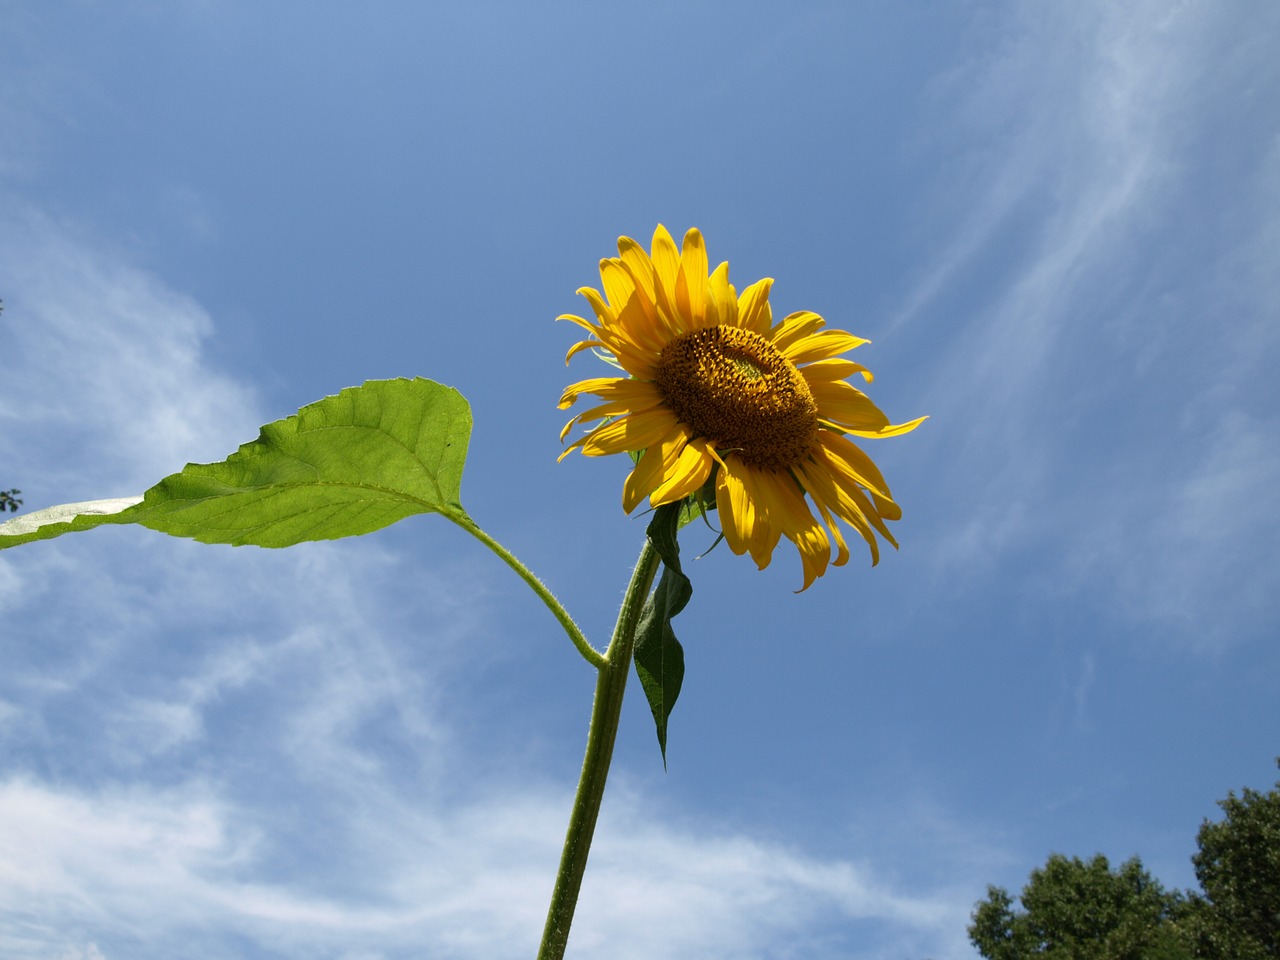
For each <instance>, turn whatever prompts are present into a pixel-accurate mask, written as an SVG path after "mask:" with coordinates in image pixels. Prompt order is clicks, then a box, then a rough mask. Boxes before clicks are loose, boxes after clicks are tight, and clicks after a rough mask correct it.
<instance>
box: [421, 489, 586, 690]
mask: <svg viewBox="0 0 1280 960" xmlns="http://www.w3.org/2000/svg"><path fill="white" fill-rule="evenodd" d="M444 515H445V516H446V517H448V518H449V519H450V520H452V521H453V522H454V523H456V524H457V525H458V526H460V527H461V528H462V529H463V530H465V531H467V533H469V534H471V535H472V536H473V537H475V538H476V539H477V540H479V541H480V542H481V543H483V544H484V545H485V546H486V547H488V548H489V549H490V550H492V551H493V552H494V553H496V554H497V555H498V556H499V557H500V558H501V559H502V562H503V563H505V564H506V565H507V566H508V567H510V568H511V569H512V570H514V571H515V572H516V574H517V575H518V576H519V577H520V579H521V580H523V581H524V582H525V583H527V584H528V585H529V586H530V587H531V588H532V590H533V592H534V593H536V594H537V595H538V596H539V597H541V598H542V602H543V603H545V604H546V605H547V608H548V609H549V610H550V611H551V613H552V614H553V615H554V616H555V618H556V619H557V620H559V621H560V626H562V627H564V632H565V633H567V634H568V635H569V639H570V640H572V641H573V645H574V646H575V647H577V648H578V652H579V653H580V654H582V656H583V657H584V658H585V659H586V661H587V663H589V664H591V665H592V666H593V667H595V668H596V669H597V670H603V669H604V668H605V666H606V665H607V659H606V658H607V657H608V654H607V653H605V654H602V653H600V651H598V650H597V649H596V648H595V647H593V646H592V645H591V644H590V643H589V642H588V641H587V638H586V635H585V634H583V632H582V631H581V630H580V629H579V628H578V625H577V624H576V623H574V622H573V617H571V616H569V611H568V610H566V609H565V608H564V607H563V606H561V605H560V601H559V600H557V599H556V598H555V594H553V593H552V592H551V591H550V590H548V589H547V586H546V584H544V583H543V582H542V581H541V580H539V579H538V578H537V577H536V576H535V575H534V573H533V571H532V570H530V569H529V568H528V567H526V566H525V565H524V564H523V563H521V562H520V561H519V560H517V559H516V558H515V555H514V554H513V553H512V552H511V551H510V550H508V549H507V548H506V547H504V546H503V545H502V544H500V543H499V542H498V541H497V540H495V539H493V537H491V536H489V534H487V533H485V532H484V531H483V530H481V529H480V528H479V527H478V526H477V525H476V522H475V521H474V520H472V519H471V518H470V517H469V516H467V514H465V513H462V512H459V513H458V514H457V515H455V514H452V513H445V514H444Z"/></svg>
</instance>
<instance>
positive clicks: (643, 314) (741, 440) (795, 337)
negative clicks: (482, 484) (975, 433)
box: [557, 225, 925, 590]
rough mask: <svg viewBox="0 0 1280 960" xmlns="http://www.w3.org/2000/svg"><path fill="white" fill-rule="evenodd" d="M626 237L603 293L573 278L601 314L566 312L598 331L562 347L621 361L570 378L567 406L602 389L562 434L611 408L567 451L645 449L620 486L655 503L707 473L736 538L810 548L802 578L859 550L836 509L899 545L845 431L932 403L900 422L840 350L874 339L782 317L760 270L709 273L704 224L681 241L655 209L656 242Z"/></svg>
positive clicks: (893, 430)
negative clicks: (647, 244)
mask: <svg viewBox="0 0 1280 960" xmlns="http://www.w3.org/2000/svg"><path fill="white" fill-rule="evenodd" d="M618 253H619V256H618V257H616V258H609V259H606V260H601V261H600V279H601V283H602V286H603V288H604V292H603V294H602V293H601V292H600V291H599V290H596V289H594V288H592V287H583V288H581V289H580V290H578V293H579V294H581V295H582V296H584V297H586V299H587V300H588V301H589V302H590V304H591V308H592V310H593V311H594V313H595V317H596V322H592V321H590V320H587V319H585V318H583V317H579V316H575V315H573V314H565V315H563V316H561V317H559V318H557V319H560V320H569V321H571V322H573V323H576V324H577V325H578V326H580V327H582V328H583V329H584V330H586V331H587V332H588V334H589V338H588V339H586V340H583V341H581V342H580V343H577V344H575V345H574V346H573V347H572V348H571V349H570V350H569V353H568V355H567V356H566V357H565V362H566V363H568V361H569V360H570V359H572V358H573V356H574V355H575V354H577V353H579V352H580V351H582V350H587V349H592V348H594V349H595V351H596V352H597V353H598V354H601V355H602V356H603V357H604V358H605V359H606V360H608V361H609V362H611V363H612V364H613V365H614V366H616V367H618V368H620V369H621V371H623V373H624V374H625V375H623V376H612V377H599V378H596V379H591V380H583V381H581V382H580V383H575V384H573V385H572V386H570V387H569V388H567V389H566V390H565V391H564V395H563V396H562V397H561V398H560V409H562V410H564V409H567V408H568V407H570V406H571V405H572V404H573V403H574V402H575V401H576V400H577V399H578V397H580V396H582V395H583V394H590V395H592V396H595V397H598V398H599V399H600V400H601V401H603V402H601V403H600V404H598V405H596V406H594V407H592V408H591V409H589V410H586V411H584V412H583V413H579V414H578V415H577V416H576V417H574V418H573V419H572V420H570V421H569V422H568V423H567V424H565V427H564V430H563V431H561V434H560V439H561V440H562V441H563V440H564V438H565V437H566V436H567V435H568V433H569V431H570V430H572V429H573V427H574V426H575V425H576V424H592V423H596V422H597V421H604V422H603V423H599V424H597V425H596V426H595V427H592V428H590V429H589V430H588V432H587V433H586V434H585V435H584V436H583V437H581V438H580V439H578V440H577V441H575V442H574V443H573V444H571V445H570V446H569V447H568V448H567V449H566V450H565V451H564V453H563V454H561V459H564V457H565V456H567V455H568V454H569V453H570V452H572V451H573V450H575V449H577V450H581V451H582V453H583V454H584V455H586V456H589V457H599V456H605V455H607V454H613V453H626V452H630V453H632V454H633V455H634V454H637V453H638V454H639V458H638V460H637V461H636V464H635V467H634V468H633V469H632V471H631V474H630V475H629V476H628V477H627V480H626V483H625V484H624V485H623V490H622V506H623V509H624V510H625V511H626V512H627V513H630V512H631V511H632V510H634V509H635V508H636V507H637V506H638V505H639V503H640V501H642V500H644V499H646V498H647V499H648V501H649V503H650V505H651V506H654V507H658V506H661V505H663V504H667V503H674V502H676V501H679V500H682V499H684V498H685V497H689V496H691V495H694V494H696V493H698V492H699V491H700V490H702V489H703V488H704V486H706V484H707V483H708V481H711V482H712V483H713V485H714V489H715V505H716V509H717V511H718V512H719V515H720V523H721V527H722V530H723V534H724V539H725V541H726V542H727V543H728V544H729V548H730V549H731V550H732V551H733V552H734V553H735V554H738V555H741V554H743V553H748V552H749V553H750V554H751V557H752V559H753V560H754V561H755V562H756V565H757V566H758V567H759V568H760V569H762V570H763V569H764V568H765V567H766V566H768V564H769V561H770V560H771V559H772V558H773V550H774V547H776V546H777V545H778V541H779V539H780V538H781V537H783V536H785V537H786V538H787V539H788V540H790V541H791V543H793V544H794V545H795V547H796V549H797V550H798V551H799V553H800V558H801V562H802V564H803V567H804V586H803V587H801V590H805V589H808V587H809V586H810V585H811V584H812V583H813V581H814V580H815V579H817V578H818V577H820V576H822V575H823V574H824V573H825V572H826V569H827V565H828V564H834V565H836V566H840V565H842V564H844V563H845V562H846V561H847V560H848V559H849V548H848V547H847V546H846V544H845V541H844V536H843V535H842V534H841V532H840V527H839V526H838V524H837V522H836V521H837V519H839V520H843V521H844V522H845V523H847V524H848V525H849V526H850V527H852V528H853V529H854V530H856V531H858V533H859V534H861V536H862V538H863V539H864V540H865V541H866V542H867V545H868V546H869V547H870V549H871V559H872V563H873V564H874V563H877V562H879V559H880V548H879V546H878V544H877V541H876V534H877V533H878V534H879V535H880V536H881V537H883V538H884V539H885V540H886V541H888V542H889V543H891V544H893V545H894V546H895V547H896V546H897V543H896V542H895V541H894V539H893V536H892V535H891V534H890V533H889V530H888V528H887V527H886V526H885V521H886V520H897V519H899V518H900V517H901V515H902V511H901V510H900V509H899V507H898V505H897V504H896V503H894V501H893V498H892V496H891V495H890V493H889V487H888V485H887V484H886V483H885V481H884V477H882V476H881V475H880V471H879V470H878V469H876V465H875V464H874V463H872V462H871V458H870V457H868V456H867V455H866V454H865V453H864V452H863V451H862V450H861V449H859V448H858V447H857V446H856V445H855V444H854V443H853V442H852V441H851V440H850V439H849V437H850V436H854V437H867V438H880V437H892V436H897V435H899V434H902V433H907V432H908V431H910V430H914V429H915V428H916V427H917V426H919V425H920V423H921V422H922V421H923V420H924V419H925V418H924V417H921V418H919V419H918V420H912V421H911V422H909V423H903V424H897V425H894V424H891V423H890V422H889V418H888V417H886V416H885V415H884V414H883V413H881V412H880V409H879V408H878V407H877V406H876V405H875V404H874V403H872V402H871V400H870V399H869V398H868V397H867V395H866V394H864V393H863V392H862V391H861V390H858V389H857V388H856V387H854V386H853V385H852V384H850V383H848V382H847V378H848V377H851V376H853V375H854V374H858V375H859V376H861V377H862V378H863V379H864V380H865V381H868V382H870V380H871V373H870V372H869V371H868V370H867V369H866V367H863V366H862V365H861V364H857V363H854V362H853V361H852V360H847V359H843V358H841V357H840V356H839V355H840V354H842V353H846V352H847V351H849V350H852V349H854V348H855V347H859V346H861V345H862V344H864V343H867V342H868V341H866V340H863V339H860V338H859V337H855V336H853V335H852V334H849V333H846V332H844V331H843V330H829V329H824V328H825V327H826V321H825V320H823V319H822V317H820V316H818V315H817V314H816V313H811V312H809V311H800V312H798V313H793V314H791V315H789V316H788V317H786V318H785V319H783V320H782V322H781V323H778V324H774V323H773V315H772V311H771V309H770V307H769V288H770V287H771V286H772V284H773V281H772V280H771V279H767V278H766V279H764V280H758V281H756V282H755V283H753V284H751V286H749V287H747V288H746V289H745V290H743V291H742V293H741V295H739V294H738V293H737V292H736V291H735V290H734V288H733V285H732V284H730V283H729V265H728V264H727V263H722V264H720V266H719V267H717V268H716V269H715V271H714V272H712V273H710V274H709V273H708V271H707V251H706V247H705V246H704V244H703V240H702V234H701V233H699V232H698V231H697V230H696V229H693V230H690V231H689V232H688V233H686V234H685V237H684V245H683V248H681V249H677V247H676V244H675V241H674V240H673V239H672V237H671V234H670V233H668V232H667V229H666V228H665V227H663V226H661V225H659V226H658V229H657V230H656V231H655V232H654V235H653V246H652V253H645V251H644V248H643V247H641V246H640V245H639V244H638V243H636V241H634V240H632V239H631V238H630V237H621V238H620V239H619V240H618ZM806 497H807V498H808V499H807V500H806ZM810 501H812V504H813V507H815V508H816V509H817V514H818V516H817V517H815V516H814V513H813V510H811V509H810V506H809V502H810ZM833 545H834V547H835V558H834V559H832V556H831V554H832V546H833Z"/></svg>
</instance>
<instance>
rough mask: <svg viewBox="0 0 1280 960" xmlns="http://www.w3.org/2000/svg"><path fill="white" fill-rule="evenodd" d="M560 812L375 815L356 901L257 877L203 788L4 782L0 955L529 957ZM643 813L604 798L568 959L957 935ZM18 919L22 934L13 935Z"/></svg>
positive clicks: (890, 902) (357, 866) (499, 809)
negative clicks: (251, 950)
mask: <svg viewBox="0 0 1280 960" xmlns="http://www.w3.org/2000/svg"><path fill="white" fill-rule="evenodd" d="M568 799H569V798H568V796H567V795H563V794H561V795H555V794H552V795H547V796H540V795H539V794H538V792H537V791H534V790H525V791H520V792H512V791H510V790H504V791H503V792H502V793H501V794H498V795H486V796H481V797H477V798H475V799H474V801H473V802H471V803H469V804H467V805H465V806H460V807H456V808H453V809H452V810H451V811H442V810H439V809H438V808H433V807H431V806H430V805H421V804H419V805H414V804H412V803H411V802H408V801H406V800H403V799H402V800H400V801H399V802H397V803H386V804H382V805H378V806H370V807H368V808H366V809H365V810H363V811H360V813H361V815H360V816H358V817H357V818H356V819H354V820H353V826H354V828H355V829H356V831H357V832H358V833H359V835H360V838H361V841H362V844H363V845H362V848H361V849H362V852H363V855H362V856H361V857H360V858H359V859H358V860H353V861H352V862H350V863H349V864H348V866H349V868H350V869H352V870H356V871H359V873H360V883H361V884H362V885H363V886H364V887H365V892H364V894H363V895H360V896H349V897H344V898H339V897H333V896H326V895H324V894H323V893H320V892H317V891H315V890H308V889H307V886H306V884H305V883H300V882H296V881H295V882H293V883H289V882H278V881H277V882H272V881H271V880H269V879H266V878H265V877H264V876H261V875H258V874H256V870H257V869H259V868H262V867H264V866H266V865H264V864H263V863H262V859H263V856H264V847H265V843H264V838H263V837H262V835H261V832H260V831H259V830H257V829H256V828H255V827H253V826H252V824H253V823H254V820H255V817H254V814H253V811H247V810H244V809H243V808H238V807H237V806H236V805H235V804H234V803H230V802H228V801H227V800H226V799H225V798H223V797H220V796H218V794H217V792H216V791H214V790H212V789H210V788H209V786H208V785H206V784H201V783H198V782H190V783H184V784H182V785H179V786H177V787H171V788H156V787H151V788H146V787H142V786H139V785H129V786H124V787H119V786H114V787H105V788H101V789H97V790H76V789H68V788H55V787H51V786H46V785H40V784H35V783H32V782H30V781H25V780H10V781H8V782H6V783H4V784H2V785H0V851H2V852H3V853H4V862H5V863H6V864H8V865H9V866H8V868H7V869H6V868H0V897H2V899H3V902H4V903H5V905H6V906H5V911H6V914H7V916H8V918H10V922H6V923H0V948H2V949H3V950H4V952H5V955H6V956H13V957H28V956H30V957H34V956H52V955H56V954H57V952H58V951H69V950H73V949H89V947H88V945H90V944H95V943H96V944H99V945H101V944H107V943H117V944H119V943H124V944H129V946H128V955H129V956H136V957H151V956H156V957H159V956H165V955H168V954H167V951H171V950H172V949H174V948H175V947H176V945H179V944H183V943H185V944H188V946H187V948H186V950H185V955H187V956H192V957H200V956H216V955H220V952H221V951H222V950H223V949H225V945H226V944H230V943H233V942H236V941H237V940H240V942H245V941H247V942H248V943H253V944H257V945H259V948H260V949H270V950H273V951H279V953H280V954H281V955H284V956H297V957H302V956H309V957H344V956H350V955H353V952H355V951H365V952H366V955H368V956H382V957H392V956H418V955H423V954H426V955H430V956H441V957H451V956H463V957H518V956H524V955H527V954H528V952H529V951H530V949H532V947H533V945H534V944H535V943H536V941H537V937H538V935H539V934H540V932H541V925H542V916H543V912H544V910H545V903H546V898H547V895H548V893H549V888H550V882H551V876H550V871H549V869H548V867H549V866H550V865H551V864H553V863H554V860H555V856H556V852H557V850H556V848H557V846H558V841H559V836H560V831H561V830H562V828H563V823H564V815H565V810H566V809H567V804H568ZM639 799H640V798H637V797H634V796H628V795H626V794H625V793H623V794H618V795H616V796H611V798H610V800H611V812H610V815H609V817H608V819H609V821H610V829H609V830H608V831H607V833H605V835H604V836H602V838H601V842H600V843H599V845H598V847H597V849H596V851H595V853H594V859H593V862H592V864H591V866H590V868H589V870H588V879H587V884H586V887H585V891H584V895H583V898H582V900H581V902H580V904H579V913H578V918H577V921H576V924H575V931H574V935H573V939H572V948H571V949H572V951H573V954H574V955H576V956H579V957H582V958H590V957H602V958H603V957H609V958H617V960H630V958H637V960H638V958H647V957H652V956H656V955H665V956H698V957H706V958H717V957H724V958H729V957H733V958H750V957H761V958H763V957H780V956H793V955H794V956H802V955H807V952H808V950H810V949H812V948H814V947H815V946H816V945H818V944H821V943H823V942H824V941H833V940H835V939H837V937H838V934H837V931H839V930H840V929H841V928H842V927H843V928H848V927H849V926H850V924H851V923H852V924H853V926H854V928H855V929H860V930H861V931H862V934H861V936H860V938H859V939H862V940H863V943H864V944H866V943H870V944H873V946H871V947H870V949H859V948H858V947H857V946H855V945H852V944H849V943H844V944H843V946H842V950H841V954H840V955H842V956H868V957H870V956H887V955H897V954H896V952H893V951H891V950H890V949H889V947H888V944H887V943H886V942H885V941H886V939H887V936H890V935H891V936H892V938H893V940H892V942H893V943H894V944H896V947H897V949H901V948H902V947H903V945H904V944H906V943H915V944H919V945H920V946H921V947H922V948H927V947H928V946H933V947H935V948H936V947H937V946H939V945H942V944H945V943H947V941H948V940H951V941H954V939H955V932H956V931H957V930H958V929H959V928H960V927H962V926H963V922H964V915H963V913H960V912H959V911H958V910H957V905H956V904H954V903H948V902H944V901H940V900H938V899H935V898H929V897H920V896H909V895H903V894H897V893H894V892H892V891H888V890H886V889H885V885H884V884H883V882H881V881H879V880H878V879H877V878H876V877H875V875H874V873H873V871H871V870H870V869H869V868H868V867H866V866H859V865H855V864H852V863H849V862H845V861H841V860H839V859H834V858H831V859H828V858H814V857H811V856H807V855H804V854H801V853H799V852H796V851H794V850H788V849H787V848H785V847H781V846H778V845H776V844H769V843H762V842H760V841H757V840H754V839H752V838H750V837H747V836H742V835H732V834H723V833H722V834H718V835H717V834H714V833H713V834H707V833H695V832H693V831H691V830H683V831H673V830H671V829H669V828H666V827H662V826H659V825H657V824H655V823H653V822H652V821H651V819H650V818H649V816H648V815H647V814H646V813H645V812H644V810H643V809H642V805H641V803H640V802H639ZM24 854H25V855H24ZM4 916H5V914H0V917H4ZM20 916H26V917H29V918H32V919H31V921H30V922H29V923H27V924H24V925H22V926H21V927H19V926H18V925H17V924H15V923H13V922H12V918H14V917H20ZM68 931H75V932H76V933H75V934H73V935H68ZM76 936H78V937H79V938H81V939H80V941H79V942H77V941H76V940H75V939H74V937H76ZM196 943H205V944H207V947H206V948H205V949H201V948H200V947H195V946H192V945H193V944H196ZM788 945H789V946H788Z"/></svg>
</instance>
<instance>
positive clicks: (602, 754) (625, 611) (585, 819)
mask: <svg viewBox="0 0 1280 960" xmlns="http://www.w3.org/2000/svg"><path fill="white" fill-rule="evenodd" d="M658 562H659V560H658V552H657V551H656V550H655V549H654V548H653V545H652V544H651V543H650V542H649V541H648V540H647V539H646V540H645V543H644V549H643V550H641V551H640V559H639V560H637V561H636V569H635V572H633V573H632V574H631V583H630V585H628V587H627V593H626V596H625V597H624V598H623V601H622V610H621V611H619V613H618V624H617V626H616V627H614V630H613V639H611V640H610V641H609V649H608V650H607V651H605V655H604V660H605V662H604V663H603V664H601V665H600V667H599V671H600V672H599V676H598V677H597V679H596V697H595V703H594V704H593V705H592V707H591V728H590V730H589V731H588V732H587V752H586V756H584V757H583V759H582V775H581V776H580V777H579V778H578V793H577V795H576V796H575V797H574V799H573V813H572V814H571V815H570V817H569V830H568V833H567V834H566V835H565V839H564V850H563V852H562V853H561V854H560V870H559V872H558V873H557V874H556V886H555V889H554V890H553V891H552V893H551V906H550V908H549V909H548V910H547V924H546V926H545V927H544V928H543V931H542V945H541V947H539V948H538V960H561V958H562V957H564V948H565V945H566V944H567V943H568V941H569V926H570V924H571V923H573V911H574V908H576V907H577V905H578V891H579V890H580V889H581V888H582V874H583V872H584V871H585V870H586V869H587V854H588V853H589V852H590V850H591V838H592V835H593V834H594V833H595V829H596V818H597V817H598V816H599V814H600V801H601V800H603V799H604V784H605V780H606V778H607V777H608V776H609V761H610V760H612V759H613V744H614V741H615V740H616V739H617V736H618V718H619V717H620V716H621V714H622V695H623V693H625V692H626V689H627V676H628V674H629V672H630V669H631V652H632V648H633V646H634V645H635V639H636V627H637V625H638V624H639V622H640V611H641V609H642V608H643V607H644V601H645V598H647V597H648V596H649V588H650V587H652V586H653V578H654V575H655V574H656V573H657V571H658Z"/></svg>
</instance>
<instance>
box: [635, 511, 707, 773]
mask: <svg viewBox="0 0 1280 960" xmlns="http://www.w3.org/2000/svg"><path fill="white" fill-rule="evenodd" d="M681 515H682V505H681V504H679V503H670V504H666V505H665V506H662V507H659V508H658V509H657V511H656V512H655V513H654V517H653V520H651V521H650V523H649V529H648V531H647V533H648V537H649V541H650V542H651V543H652V544H653V546H654V549H655V550H657V551H658V556H659V557H661V558H662V578H661V579H660V580H659V581H658V586H657V589H655V590H654V591H653V593H652V594H651V595H650V596H649V598H648V599H647V600H646V601H645V605H644V609H643V610H642V611H641V612H640V623H639V625H638V626H637V628H636V645H635V654H634V656H635V665H636V675H637V676H638V677H639V678H640V685H641V686H642V687H643V688H644V695H645V697H646V698H647V699H648V701H649V709H650V711H652V713H653V722H654V725H655V726H656V727H657V732H658V748H659V749H660V750H661V751H662V765H663V767H664V768H665V767H666V765H667V720H668V718H669V717H670V716H671V711H672V709H673V708H674V707H675V705H676V698H677V697H679V696H680V686H681V684H682V683H683V681H684V649H683V648H682V647H681V646H680V641H679V640H677V639H676V635H675V631H673V630H672V629H671V618H672V617H674V616H675V615H676V614H678V613H679V612H680V611H681V610H683V609H684V608H685V604H687V603H688V602H689V598H690V597H691V596H692V595H693V584H692V583H690V582H689V578H688V577H686V576H685V575H684V572H683V571H682V570H681V569H680V545H679V544H678V543H677V541H676V532H677V530H678V529H679V526H680V525H681V519H682V516H681Z"/></svg>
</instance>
